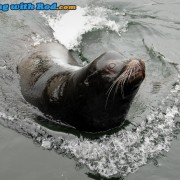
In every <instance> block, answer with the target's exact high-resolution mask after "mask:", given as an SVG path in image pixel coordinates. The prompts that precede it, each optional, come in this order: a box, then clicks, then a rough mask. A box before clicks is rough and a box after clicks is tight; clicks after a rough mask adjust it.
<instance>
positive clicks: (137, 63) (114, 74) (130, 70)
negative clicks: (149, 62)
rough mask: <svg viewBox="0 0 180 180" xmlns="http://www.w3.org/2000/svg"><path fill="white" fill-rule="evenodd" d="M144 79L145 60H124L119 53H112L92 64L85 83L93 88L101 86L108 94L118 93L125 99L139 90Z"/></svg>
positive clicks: (107, 53) (105, 54)
mask: <svg viewBox="0 0 180 180" xmlns="http://www.w3.org/2000/svg"><path fill="white" fill-rule="evenodd" d="M144 78H145V63H144V61H143V60H141V59H136V58H132V59H129V60H123V59H122V56H121V55H120V54H119V53H117V52H114V51H110V52H106V53H104V54H103V55H101V56H100V57H98V58H97V59H96V60H94V61H93V62H92V63H91V64H90V67H89V74H88V76H87V78H86V80H85V81H84V83H85V84H88V85H90V84H91V85H92V86H95V84H96V85H97V86H98V84H99V86H101V88H102V87H104V89H106V90H107V94H109V95H110V93H112V92H113V93H115V94H116V93H118V94H121V96H122V99H123V98H125V96H127V95H129V93H130V94H132V93H133V91H135V90H136V89H138V88H139V86H140V85H141V83H142V81H143V80H144ZM97 86H95V87H97ZM107 88H108V89H107Z"/></svg>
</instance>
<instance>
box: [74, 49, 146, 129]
mask: <svg viewBox="0 0 180 180" xmlns="http://www.w3.org/2000/svg"><path fill="white" fill-rule="evenodd" d="M85 69H86V71H85V72H86V73H84V74H83V75H82V76H83V77H85V78H84V79H83V80H82V82H81V83H79V85H78V86H77V87H76V92H77V96H76V105H77V107H80V108H81V110H80V111H79V112H80V116H81V119H83V118H85V119H89V124H88V125H87V126H88V127H87V128H89V129H93V130H94V131H99V130H107V129H110V128H112V127H115V126H117V125H120V124H121V123H122V122H121V121H122V119H124V117H125V115H126V114H127V112H128V110H129V107H130V104H131V102H132V100H133V98H134V96H135V94H136V93H137V91H138V89H139V87H140V85H141V83H142V81H143V80H144V78H145V64H144V62H143V60H141V59H135V58H133V59H129V60H123V57H122V56H121V55H120V54H119V53H117V52H114V51H110V52H107V53H104V54H102V55H101V56H100V57H98V58H97V59H95V60H94V61H93V62H92V63H90V64H89V65H88V66H87V67H85Z"/></svg>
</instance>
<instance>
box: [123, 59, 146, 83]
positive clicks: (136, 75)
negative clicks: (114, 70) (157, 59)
mask: <svg viewBox="0 0 180 180" xmlns="http://www.w3.org/2000/svg"><path fill="white" fill-rule="evenodd" d="M125 71H126V74H127V82H128V83H129V84H136V83H139V82H142V81H143V80H144V78H145V63H144V61H143V60H142V59H130V60H129V62H128V64H127V66H126V69H125Z"/></svg>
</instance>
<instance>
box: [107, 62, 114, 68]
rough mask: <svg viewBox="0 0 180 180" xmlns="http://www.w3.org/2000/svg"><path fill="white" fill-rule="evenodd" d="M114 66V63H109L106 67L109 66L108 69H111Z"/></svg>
mask: <svg viewBox="0 0 180 180" xmlns="http://www.w3.org/2000/svg"><path fill="white" fill-rule="evenodd" d="M115 66H116V64H114V63H110V64H109V66H108V67H109V68H110V69H113V68H114V67H115Z"/></svg>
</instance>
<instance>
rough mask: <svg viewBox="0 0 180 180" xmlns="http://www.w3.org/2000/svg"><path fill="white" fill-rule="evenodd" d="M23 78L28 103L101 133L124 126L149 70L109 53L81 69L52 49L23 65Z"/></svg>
mask: <svg viewBox="0 0 180 180" xmlns="http://www.w3.org/2000/svg"><path fill="white" fill-rule="evenodd" d="M18 73H19V75H20V86H21V91H22V94H23V96H24V98H25V99H26V100H27V101H28V102H30V103H31V104H33V105H35V106H37V107H38V108H39V109H40V110H41V111H43V112H44V113H46V114H49V115H51V116H52V117H53V118H54V119H60V120H61V122H63V123H65V124H69V125H71V126H73V127H75V128H77V129H79V130H82V131H87V132H99V131H106V130H109V129H112V128H114V127H117V126H119V125H121V124H122V123H123V122H124V119H125V116H126V114H127V112H128V110H129V108H130V105H131V102H132V100H133V98H134V96H135V95H136V93H137V91H138V89H139V86H140V84H141V83H142V81H143V80H144V77H145V64H144V62H143V61H142V60H140V59H130V60H124V58H123V57H122V55H121V54H120V53H118V52H115V51H109V52H105V53H103V54H102V55H100V56H99V57H98V58H96V59H95V60H94V61H92V62H91V63H89V64H88V65H87V66H85V67H81V66H79V65H78V63H77V62H76V61H75V59H74V58H73V57H72V56H71V55H70V53H69V51H68V50H67V49H66V48H65V47H64V46H62V45H61V44H58V43H47V44H41V45H39V46H38V47H36V48H34V50H32V51H31V52H30V53H29V54H28V55H27V56H26V57H25V58H24V59H23V60H22V61H21V62H20V64H19V65H18Z"/></svg>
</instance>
